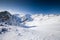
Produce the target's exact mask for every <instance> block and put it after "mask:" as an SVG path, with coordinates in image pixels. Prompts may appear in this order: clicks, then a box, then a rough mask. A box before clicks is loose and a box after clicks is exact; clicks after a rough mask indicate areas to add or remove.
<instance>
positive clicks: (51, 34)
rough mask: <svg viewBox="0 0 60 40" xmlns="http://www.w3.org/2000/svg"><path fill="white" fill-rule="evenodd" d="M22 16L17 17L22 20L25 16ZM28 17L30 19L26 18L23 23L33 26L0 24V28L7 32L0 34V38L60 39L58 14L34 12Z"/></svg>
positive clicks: (7, 39) (20, 39) (21, 39)
mask: <svg viewBox="0 0 60 40" xmlns="http://www.w3.org/2000/svg"><path fill="white" fill-rule="evenodd" d="M22 16H23V17H22ZM22 16H21V15H19V16H18V17H22V20H24V18H25V17H26V16H24V15H22ZM30 17H31V18H32V20H30V19H28V21H26V22H24V23H23V24H24V25H26V26H35V27H31V28H25V27H21V26H11V25H7V27H5V26H0V29H2V28H6V29H8V31H7V32H5V33H2V34H0V40H60V15H59V16H57V15H53V14H52V15H45V16H43V15H41V14H35V15H31V16H30ZM28 18H29V16H28Z"/></svg>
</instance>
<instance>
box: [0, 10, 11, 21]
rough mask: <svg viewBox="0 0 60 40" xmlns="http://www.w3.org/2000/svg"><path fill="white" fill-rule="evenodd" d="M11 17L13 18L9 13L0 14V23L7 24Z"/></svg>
mask: <svg viewBox="0 0 60 40" xmlns="http://www.w3.org/2000/svg"><path fill="white" fill-rule="evenodd" d="M10 17H11V14H10V13H9V12H8V11H3V12H0V21H1V22H5V21H7V20H9V19H10Z"/></svg>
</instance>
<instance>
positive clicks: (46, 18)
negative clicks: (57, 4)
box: [25, 14, 60, 31]
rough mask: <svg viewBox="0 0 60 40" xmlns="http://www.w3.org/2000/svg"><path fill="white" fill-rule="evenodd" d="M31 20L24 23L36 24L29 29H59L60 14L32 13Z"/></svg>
mask: <svg viewBox="0 0 60 40" xmlns="http://www.w3.org/2000/svg"><path fill="white" fill-rule="evenodd" d="M31 18H32V19H33V21H30V22H26V24H25V25H28V26H36V27H35V28H31V29H35V30H36V29H38V30H50V31H51V30H54V31H57V30H59V31H60V29H59V28H60V15H54V14H49V15H43V14H34V15H31Z"/></svg>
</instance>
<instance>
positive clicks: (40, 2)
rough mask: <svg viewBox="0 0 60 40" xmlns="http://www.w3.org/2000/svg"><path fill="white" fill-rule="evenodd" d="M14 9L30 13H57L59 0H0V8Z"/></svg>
mask: <svg viewBox="0 0 60 40" xmlns="http://www.w3.org/2000/svg"><path fill="white" fill-rule="evenodd" d="M2 8H3V9H14V10H19V11H26V12H30V13H33V14H35V13H43V14H50V13H53V14H59V13H60V1H59V0H0V9H2Z"/></svg>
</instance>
